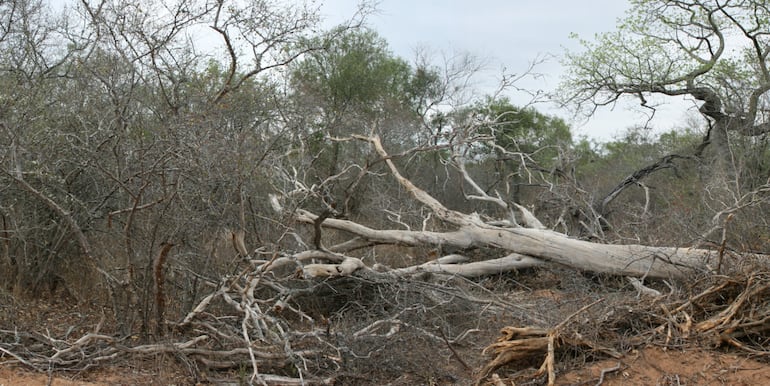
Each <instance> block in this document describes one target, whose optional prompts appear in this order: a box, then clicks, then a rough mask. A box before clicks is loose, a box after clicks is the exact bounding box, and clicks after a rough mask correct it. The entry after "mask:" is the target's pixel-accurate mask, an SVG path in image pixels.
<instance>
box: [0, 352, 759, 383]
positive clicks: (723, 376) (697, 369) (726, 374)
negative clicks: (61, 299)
mask: <svg viewBox="0 0 770 386" xmlns="http://www.w3.org/2000/svg"><path fill="white" fill-rule="evenodd" d="M504 370H505V368H502V369H500V371H501V372H504ZM602 371H604V372H605V375H604V378H603V379H602V383H601V384H602V385H606V386H619V385H624V386H636V385H639V386H642V385H645V386H646V385H731V386H741V385H745V386H754V385H763V384H767V382H768V380H770V365H768V364H765V363H761V362H758V361H755V360H752V359H748V358H745V357H742V356H740V355H736V354H733V353H722V352H716V351H707V350H687V351H678V350H663V349H660V348H647V349H644V350H641V351H632V352H631V353H629V354H628V355H627V356H626V357H625V358H623V359H622V360H620V361H618V360H603V361H599V362H594V363H588V364H586V366H585V367H583V368H582V369H578V370H574V371H570V372H568V373H566V374H559V375H558V376H557V379H556V384H557V385H596V384H597V383H598V381H599V378H600V377H601V373H602ZM48 382H49V377H48V375H46V374H37V373H32V372H29V371H27V370H24V369H22V368H19V367H16V366H2V365H0V386H15V385H46V384H48ZM190 382H191V381H190V380H189V379H185V377H184V376H183V375H181V374H172V373H166V374H164V375H163V376H161V377H158V374H153V372H152V371H145V370H140V369H126V368H123V369H121V368H112V369H107V370H100V371H96V372H92V373H87V374H69V375H68V374H59V375H56V376H54V377H53V378H52V382H51V383H50V384H51V385H53V386H101V385H150V384H154V385H161V384H162V385H172V384H176V385H187V384H191V383H190ZM396 382H398V381H396ZM391 384H394V385H395V384H397V383H391ZM503 384H506V385H510V384H511V383H510V382H504V383H503Z"/></svg>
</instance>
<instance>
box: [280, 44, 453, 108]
mask: <svg viewBox="0 0 770 386" xmlns="http://www.w3.org/2000/svg"><path fill="white" fill-rule="evenodd" d="M304 44H306V45H307V46H308V47H315V46H323V47H325V48H324V49H323V50H315V51H312V52H309V53H308V54H307V55H306V56H305V57H304V58H303V59H302V60H300V61H298V62H296V63H295V64H294V65H293V66H292V69H291V74H290V77H291V84H292V90H293V92H294V93H295V94H297V95H298V96H300V97H301V98H302V99H303V102H304V103H309V104H311V105H315V106H318V108H320V109H321V112H322V116H323V119H324V120H325V121H327V123H328V122H331V121H333V120H336V119H339V117H341V116H343V115H346V114H351V115H360V116H361V117H362V118H363V119H367V120H371V119H373V118H375V117H377V116H382V115H383V114H386V113H393V109H398V110H409V111H416V110H417V108H418V106H419V105H420V104H421V103H424V101H425V100H426V99H429V98H431V97H435V96H436V95H437V94H438V93H439V89H438V85H439V77H438V75H437V73H436V72H435V71H434V70H432V69H428V68H417V69H413V68H412V67H411V66H410V65H409V64H408V63H407V62H406V61H404V60H403V59H401V58H398V57H396V56H394V55H393V53H392V52H391V51H390V49H389V48H388V44H387V42H386V41H385V40H384V39H383V38H382V37H380V36H379V35H378V34H377V33H376V32H375V31H373V30H368V29H363V30H341V29H335V30H332V31H331V32H330V33H328V34H327V35H324V36H320V37H315V38H313V39H310V40H308V41H307V42H305V43H304Z"/></svg>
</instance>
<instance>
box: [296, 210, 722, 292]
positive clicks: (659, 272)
mask: <svg viewBox="0 0 770 386" xmlns="http://www.w3.org/2000/svg"><path fill="white" fill-rule="evenodd" d="M316 218H317V217H316V216H315V215H314V214H312V213H309V212H307V211H299V212H298V214H297V216H296V219H297V220H299V221H301V222H304V223H307V224H313V223H314V221H315V219H316ZM322 225H323V227H325V228H329V229H336V230H340V231H345V232H349V233H352V234H354V235H356V236H359V237H361V238H365V239H368V240H372V241H376V242H378V243H385V244H400V245H409V246H421V245H444V246H452V247H458V248H473V247H491V248H499V249H502V250H505V251H508V252H512V253H517V254H519V255H523V256H524V257H528V258H529V260H525V261H519V262H518V263H517V264H516V268H524V267H527V266H534V265H540V264H542V263H543V262H544V261H550V262H553V263H558V264H562V265H566V266H570V267H573V268H576V269H580V270H585V271H593V272H600V273H609V274H616V275H626V276H639V277H651V278H682V277H687V276H688V275H692V274H693V273H695V272H699V271H706V270H707V267H708V262H709V261H711V260H712V259H716V257H717V251H711V250H707V249H697V248H673V247H651V246H645V245H637V244H632V245H612V244H598V243H592V242H588V241H583V240H577V239H572V238H569V237H568V236H566V235H564V234H562V233H558V232H554V231H550V230H544V229H530V228H502V227H495V226H483V227H482V226H475V225H466V226H463V227H461V228H460V229H458V230H455V231H451V232H431V231H404V230H392V229H389V230H378V229H372V228H369V227H366V226H364V225H361V224H358V223H356V222H353V221H349V220H340V219H326V220H325V221H324V222H323V224H322ZM452 269H456V268H452ZM494 271H495V272H499V268H494ZM495 272H490V273H495ZM447 273H450V272H447Z"/></svg>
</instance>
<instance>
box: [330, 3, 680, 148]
mask: <svg viewBox="0 0 770 386" xmlns="http://www.w3.org/2000/svg"><path fill="white" fill-rule="evenodd" d="M357 4H358V1H357V0H324V1H323V6H322V8H321V12H322V13H323V15H324V17H325V18H326V20H327V23H328V24H329V25H334V24H336V23H338V22H340V21H342V20H344V19H345V18H348V17H350V16H351V15H352V14H353V13H354V12H355V10H356V5H357ZM627 8H628V3H627V2H626V1H623V0H612V1H608V0H580V1H577V0H540V1H524V0H518V1H517V0H477V1H465V0H443V1H427V0H408V1H407V0H382V1H381V2H380V3H379V5H378V9H379V10H380V11H379V12H378V13H377V14H375V15H374V16H371V17H370V19H369V25H370V26H371V27H372V28H374V29H375V30H376V31H377V32H379V34H380V35H381V36H382V37H384V38H385V39H386V40H387V41H388V43H389V45H390V47H391V49H392V50H393V52H394V53H395V54H396V55H398V56H400V57H402V58H404V59H406V60H412V59H413V58H414V52H415V49H417V48H420V47H427V48H428V49H430V50H432V51H435V52H437V53H438V54H441V53H444V54H447V55H451V54H453V53H457V52H468V53H470V54H472V55H474V56H476V57H479V58H484V59H486V60H487V63H488V64H487V71H488V77H491V76H493V75H497V74H499V73H500V69H501V68H502V67H505V68H506V69H507V70H508V71H509V72H513V73H521V72H522V71H524V70H526V68H527V67H528V65H529V63H530V62H532V61H533V60H534V59H535V58H537V57H540V56H543V55H548V54H550V55H556V56H557V57H558V56H561V55H562V54H563V53H564V49H565V48H568V49H570V50H578V49H579V48H580V47H579V45H578V44H577V43H576V41H575V40H574V39H570V37H569V36H570V34H571V33H573V32H574V33H577V34H578V35H579V36H580V37H581V38H589V39H590V38H592V37H593V36H594V34H596V33H600V32H607V31H612V30H614V29H615V26H616V22H617V19H618V18H621V17H623V16H624V13H625V11H626V9H627ZM536 71H537V72H539V73H543V74H545V75H546V77H545V78H544V79H543V80H541V81H539V82H538V83H526V84H524V86H526V87H527V88H533V89H537V88H540V89H545V90H547V91H549V90H551V89H553V88H554V87H555V86H556V85H557V84H558V82H559V76H560V75H561V74H562V72H563V71H562V68H561V65H560V64H559V60H558V59H552V60H550V61H549V62H547V63H545V64H542V65H540V66H539V67H537V68H536ZM482 83H483V84H480V87H489V88H490V91H491V87H492V84H491V83H493V82H491V81H490V82H482ZM512 99H513V100H514V102H516V101H517V99H520V100H523V99H521V98H519V97H517V96H515V95H513V96H512ZM630 105H632V104H630V103H629V104H628V105H626V106H623V107H616V108H615V109H614V110H611V109H604V110H602V111H600V112H599V113H598V114H597V115H596V116H595V117H594V118H592V119H590V120H588V121H587V122H586V121H580V122H574V121H571V120H569V118H570V116H569V113H568V112H566V111H559V110H554V109H553V108H548V107H545V106H543V107H542V108H541V109H542V110H545V112H547V113H549V114H555V115H559V116H561V117H563V118H565V119H567V120H568V121H569V122H570V124H571V125H572V127H573V129H574V132H575V133H576V134H578V135H587V136H589V137H591V138H595V139H599V140H610V139H612V138H613V137H614V136H616V135H619V134H620V133H621V132H622V131H623V129H625V128H628V127H631V126H637V125H641V124H644V123H645V121H646V118H645V116H644V115H643V114H642V112H641V110H640V109H634V108H629V107H628V106H630ZM683 106H684V105H682V104H681V102H680V104H679V105H678V106H676V107H671V108H664V109H663V110H661V111H659V112H658V113H657V114H656V119H655V120H654V121H652V126H653V127H654V128H656V129H657V131H667V130H670V129H671V128H672V127H675V126H677V125H680V124H681V123H682V122H683V121H684V120H685V118H686V115H685V113H683V112H682V107H683ZM633 110H636V111H633Z"/></svg>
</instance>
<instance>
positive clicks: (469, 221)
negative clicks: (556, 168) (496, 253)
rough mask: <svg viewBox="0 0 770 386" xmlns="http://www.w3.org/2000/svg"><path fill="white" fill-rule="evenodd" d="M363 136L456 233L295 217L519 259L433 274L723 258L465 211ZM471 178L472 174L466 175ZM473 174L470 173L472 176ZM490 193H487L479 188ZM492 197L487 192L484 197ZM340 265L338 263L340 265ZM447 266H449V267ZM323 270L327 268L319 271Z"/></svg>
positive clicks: (671, 270)
mask: <svg viewBox="0 0 770 386" xmlns="http://www.w3.org/2000/svg"><path fill="white" fill-rule="evenodd" d="M355 138H357V139H359V140H364V141H367V142H369V143H370V144H371V145H372V146H373V147H374V149H375V151H376V152H377V153H378V154H379V155H380V156H381V157H382V160H384V162H385V163H386V164H387V166H388V168H389V169H390V172H391V174H392V176H393V177H395V179H396V180H397V181H398V183H399V184H400V185H401V186H402V187H403V188H404V189H405V190H406V191H408V192H409V193H410V194H411V195H412V197H414V199H416V200H417V201H419V202H420V203H422V204H423V205H425V206H426V207H428V208H429V209H430V210H431V211H432V212H433V213H434V214H435V215H436V216H437V217H439V218H440V219H441V220H443V221H445V222H446V223H448V224H452V225H454V226H455V227H456V229H455V230H454V231H448V232H434V231H427V230H421V231H414V230H392V229H388V230H379V229H373V228H370V227H367V226H365V225H362V224H359V223H356V222H353V221H350V220H345V219H335V218H322V217H319V216H318V215H315V214H313V213H311V212H308V211H306V210H297V211H296V212H295V213H294V218H295V219H296V220H297V221H299V222H302V223H305V224H312V225H313V226H314V227H316V229H319V228H318V227H319V225H320V226H321V227H323V228H327V229H336V230H339V231H344V232H348V233H351V234H353V235H355V236H357V237H358V238H360V239H363V240H367V241H369V242H372V243H378V244H399V245H409V246H429V245H443V246H453V247H458V248H474V247H486V248H496V249H500V250H502V251H504V252H505V254H506V255H509V254H515V256H516V257H515V258H509V259H507V260H505V261H497V262H496V263H497V264H487V265H478V264H477V265H475V266H468V265H467V264H451V265H433V266H428V265H429V264H428V265H425V266H422V268H421V269H423V270H429V271H431V272H444V273H448V274H460V275H464V274H465V273H468V274H470V273H472V274H473V275H478V274H480V273H481V274H483V273H485V272H486V273H489V274H492V273H496V272H500V267H501V265H500V264H502V263H504V264H503V265H505V266H506V267H507V268H508V269H516V268H522V267H527V266H534V265H540V264H543V263H544V262H551V263H556V264H561V265H565V266H569V267H572V268H575V269H579V270H585V271H592V272H599V273H609V274H615V275H625V276H635V277H650V278H685V277H689V276H691V275H693V274H695V273H701V272H708V271H710V263H712V262H713V261H715V260H717V259H718V258H719V252H718V251H712V250H708V249H699V248H677V247H654V246H646V245H638V244H631V245H612V244H599V243H593V242H589V241H584V240H578V239H573V238H570V237H568V236H567V235H565V234H562V233H558V232H555V231H552V230H548V229H541V228H543V227H542V226H535V227H532V228H524V227H521V226H516V225H517V224H516V222H515V220H514V221H512V222H508V224H511V226H503V225H496V224H497V223H488V222H484V221H482V219H481V218H480V217H479V216H478V215H476V214H465V213H461V212H457V211H454V210H451V209H449V208H447V207H445V206H444V205H443V204H442V203H440V202H439V201H438V200H436V199H435V198H434V197H432V196H431V195H430V194H428V193H427V192H426V191H424V190H422V189H420V188H419V187H417V186H416V185H414V184H413V183H412V182H411V181H410V180H408V179H406V178H404V177H403V176H402V175H401V173H400V172H399V170H398V169H397V168H396V166H395V164H394V163H393V162H392V161H391V157H390V156H389V155H388V153H387V152H386V151H385V150H384V148H383V147H382V144H381V142H380V139H379V137H378V136H373V137H363V136H356V137H355ZM466 177H467V174H466ZM467 178H469V177H467ZM479 193H480V194H481V195H484V196H485V195H486V193H484V192H479ZM485 197H487V198H488V196H485ZM493 201H494V202H496V203H498V205H501V206H502V207H503V209H504V210H506V211H509V212H512V211H513V210H514V209H515V210H518V211H519V212H520V213H521V216H522V218H524V219H526V218H530V219H532V220H530V221H526V223H529V224H536V225H537V224H540V222H539V221H537V219H536V218H535V217H534V215H533V214H532V213H529V211H528V210H527V209H526V208H524V207H523V206H521V205H515V204H514V205H515V208H512V207H510V206H509V205H508V204H507V203H505V202H504V201H503V200H493ZM530 226H531V225H530ZM338 265H339V264H338ZM363 267H364V265H363V264H353V263H351V262H350V261H347V263H346V266H345V267H340V266H335V265H334V264H332V265H324V266H321V267H319V266H314V267H311V268H313V270H312V272H307V271H306V272H305V273H306V275H308V276H316V275H319V276H335V275H347V274H350V273H351V268H356V269H357V268H363ZM444 267H445V268H444ZM318 268H323V269H318Z"/></svg>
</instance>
